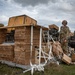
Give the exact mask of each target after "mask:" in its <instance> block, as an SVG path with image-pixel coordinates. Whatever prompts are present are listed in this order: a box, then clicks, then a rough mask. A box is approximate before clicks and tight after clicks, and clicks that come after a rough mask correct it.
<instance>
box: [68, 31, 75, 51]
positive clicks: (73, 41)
mask: <svg viewBox="0 0 75 75" xmlns="http://www.w3.org/2000/svg"><path fill="white" fill-rule="evenodd" d="M68 46H70V47H71V48H74V52H75V31H74V36H70V37H69V39H68Z"/></svg>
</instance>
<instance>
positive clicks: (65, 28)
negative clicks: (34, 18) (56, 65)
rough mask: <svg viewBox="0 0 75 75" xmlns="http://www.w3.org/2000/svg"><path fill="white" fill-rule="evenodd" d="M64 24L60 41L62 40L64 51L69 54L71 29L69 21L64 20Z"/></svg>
mask: <svg viewBox="0 0 75 75" xmlns="http://www.w3.org/2000/svg"><path fill="white" fill-rule="evenodd" d="M62 25H63V26H61V28H60V42H61V47H62V49H63V52H64V53H65V54H68V37H69V34H70V29H69V27H68V26H67V21H66V20H63V21H62Z"/></svg>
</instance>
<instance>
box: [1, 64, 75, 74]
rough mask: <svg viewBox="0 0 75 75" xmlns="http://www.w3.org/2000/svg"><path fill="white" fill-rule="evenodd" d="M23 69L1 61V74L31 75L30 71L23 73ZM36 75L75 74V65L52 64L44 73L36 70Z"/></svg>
mask: <svg viewBox="0 0 75 75" xmlns="http://www.w3.org/2000/svg"><path fill="white" fill-rule="evenodd" d="M22 71H23V69H20V68H14V67H10V66H7V65H4V64H1V63H0V75H30V72H27V73H25V74H23V73H22ZM34 75H75V65H66V64H60V65H59V66H57V65H55V64H50V65H48V66H46V67H45V71H44V74H43V73H42V72H35V73H34Z"/></svg>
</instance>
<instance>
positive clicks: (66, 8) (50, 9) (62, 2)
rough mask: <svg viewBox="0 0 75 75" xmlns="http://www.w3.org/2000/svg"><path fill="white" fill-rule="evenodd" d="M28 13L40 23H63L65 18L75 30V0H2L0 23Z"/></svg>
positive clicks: (0, 3)
mask: <svg viewBox="0 0 75 75" xmlns="http://www.w3.org/2000/svg"><path fill="white" fill-rule="evenodd" d="M24 14H25V15H28V16H30V17H32V18H34V19H35V20H37V23H38V25H42V26H46V27H48V25H51V24H56V25H57V26H59V27H60V26H61V25H62V21H63V20H67V21H68V26H69V28H70V30H71V31H72V32H73V31H74V30H75V0H0V23H3V24H4V25H5V26H6V25H8V20H9V18H10V17H12V16H18V15H24Z"/></svg>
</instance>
